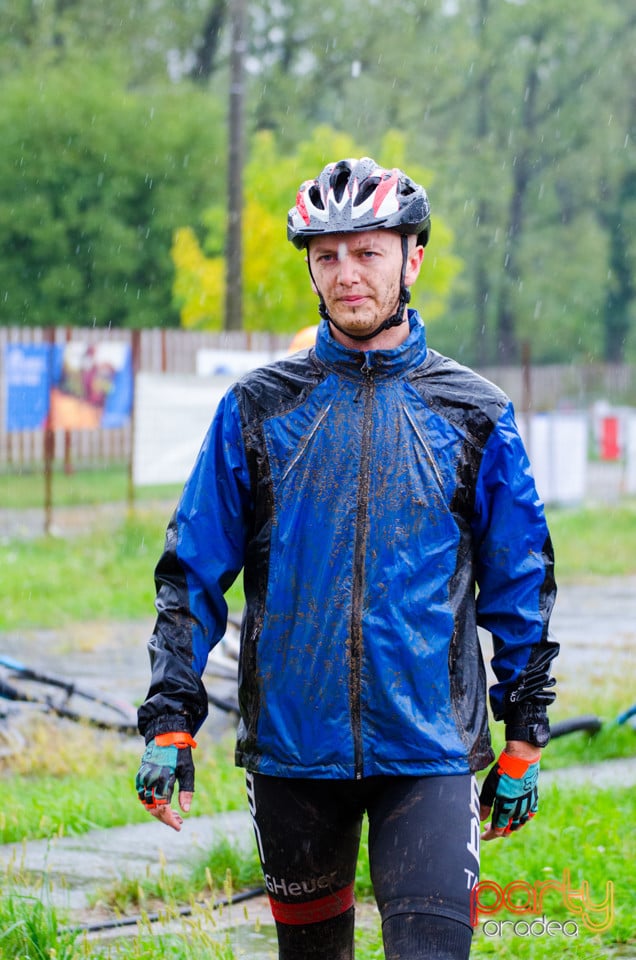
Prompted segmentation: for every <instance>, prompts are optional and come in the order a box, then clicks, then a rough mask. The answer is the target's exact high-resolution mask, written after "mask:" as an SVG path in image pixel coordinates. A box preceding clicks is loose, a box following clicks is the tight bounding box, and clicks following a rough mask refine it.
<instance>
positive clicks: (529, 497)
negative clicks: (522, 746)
mask: <svg viewBox="0 0 636 960" xmlns="http://www.w3.org/2000/svg"><path fill="white" fill-rule="evenodd" d="M409 322H410V325H411V332H410V335H409V337H408V339H407V340H406V341H405V342H404V343H403V344H402V345H401V346H399V347H397V348H396V349H393V350H387V351H369V352H362V351H357V350H349V349H347V348H345V347H344V346H342V345H341V344H339V343H338V342H337V341H335V340H334V339H333V338H332V337H331V336H330V334H329V331H328V328H327V326H326V325H325V324H324V322H323V323H322V324H321V327H320V330H319V334H318V340H317V345H316V348H315V349H313V348H312V349H310V350H309V351H306V352H303V353H299V354H296V355H295V356H292V357H290V358H288V359H285V360H282V361H278V362H276V363H273V364H270V365H268V366H266V367H263V368H261V369H259V370H256V371H254V372H252V373H249V374H247V375H246V376H244V377H243V378H242V379H241V380H239V382H238V383H237V384H235V385H234V387H233V388H232V389H231V390H230V391H229V392H228V394H227V395H226V396H225V398H224V400H223V401H222V403H221V404H220V406H219V409H218V411H217V413H216V417H215V419H214V422H213V423H212V426H211V428H210V430H209V432H208V435H207V437H206V439H205V441H204V444H203V447H202V449H201V452H200V454H199V457H198V460H197V462H196V465H195V467H194V470H193V472H192V475H191V477H190V479H189V480H188V482H187V484H186V486H185V488H184V492H183V495H182V498H181V501H180V503H179V505H178V508H177V510H176V512H175V515H174V517H173V519H172V521H171V523H170V526H169V528H168V533H167V538H166V545H165V552H164V554H163V556H162V558H161V560H160V562H159V564H158V566H157V569H156V583H157V588H158V593H157V600H156V606H157V611H158V618H157V623H156V628H155V633H154V636H153V637H152V639H151V641H150V654H151V661H152V668H153V669H152V680H151V687H150V690H149V694H148V698H147V700H146V703H145V704H144V705H143V706H142V707H141V709H140V711H139V719H140V730H141V731H142V733H144V734H145V736H146V738H147V739H149V738H150V737H151V736H153V735H155V734H156V733H158V732H162V731H167V730H174V729H187V730H189V731H190V732H192V733H194V732H195V731H196V730H197V728H198V727H199V726H200V724H201V723H202V721H203V720H204V718H205V716H206V712H207V700H206V694H205V690H204V687H203V684H202V682H201V679H200V677H201V674H202V673H203V670H204V668H205V665H206V660H207V657H208V653H209V651H210V649H211V647H212V646H213V645H214V644H215V643H217V642H218V641H219V639H220V638H221V637H222V635H223V632H224V627H225V621H226V615H227V608H226V604H225V601H224V599H223V594H224V591H226V590H227V588H228V587H229V586H230V584H231V583H232V582H233V581H234V579H235V578H236V576H237V575H238V574H239V572H240V571H241V569H243V570H244V586H245V596H246V613H245V618H244V623H243V630H242V642H241V660H240V668H239V700H240V706H241V713H242V719H241V721H240V724H239V731H238V743H237V754H236V757H237V763H238V764H239V765H240V766H244V767H247V768H248V769H250V770H253V771H260V772H261V773H265V774H271V775H279V776H289V777H326V778H354V777H361V776H370V775H374V774H389V775H392V774H408V775H422V774H445V773H448V774H452V773H464V772H467V771H468V770H469V769H472V770H475V769H481V768H482V767H484V766H486V765H487V764H488V763H489V762H490V761H491V760H492V759H493V754H492V750H491V746H490V737H489V731H488V719H487V696H486V676H485V669H484V664H483V661H482V656H481V652H480V645H479V640H478V635H477V626H478V625H479V626H481V627H484V628H486V629H487V630H488V631H490V632H491V633H492V635H493V640H494V658H493V660H492V664H493V668H494V671H495V674H496V677H497V682H496V683H495V684H494V685H493V686H492V688H491V691H490V699H491V705H492V710H493V713H494V716H495V718H496V719H504V720H506V721H507V722H509V723H510V722H520V721H524V722H527V721H528V718H531V719H538V718H541V717H543V715H544V712H545V704H546V703H549V702H550V701H551V700H552V699H553V693H552V692H551V691H550V690H549V687H550V686H551V683H552V681H550V680H549V679H548V673H549V664H550V661H551V659H552V657H553V656H554V655H555V654H556V652H557V649H558V648H557V645H556V644H555V643H553V642H552V641H550V640H549V639H548V619H549V615H550V611H551V609H552V604H553V600H554V593H555V586H554V581H553V561H552V548H551V544H550V539H549V535H548V530H547V527H546V523H545V519H544V514H543V508H542V504H541V501H540V500H539V498H538V496H537V493H536V490H535V486H534V482H533V479H532V476H531V473H530V470H529V465H528V460H527V457H526V454H525V452H524V448H523V446H522V443H521V440H520V437H519V434H518V431H517V428H516V426H515V422H514V417H513V411H512V408H511V404H510V402H509V400H508V399H507V397H506V396H505V395H504V394H503V393H502V392H501V391H500V390H499V389H497V388H496V387H495V386H493V385H492V384H491V383H489V382H488V381H486V380H484V379H483V378H481V377H479V376H478V375H476V374H475V373H473V372H472V371H470V370H468V369H467V368H465V367H462V366H460V365H458V364H457V363H455V362H454V361H452V360H449V359H447V358H445V357H442V356H440V355H439V354H438V353H436V352H434V351H433V350H430V349H427V346H426V339H425V331H424V327H423V326H422V324H421V321H420V320H419V317H418V315H417V314H416V313H415V312H413V311H411V312H410V318H409Z"/></svg>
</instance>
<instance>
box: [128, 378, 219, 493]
mask: <svg viewBox="0 0 636 960" xmlns="http://www.w3.org/2000/svg"><path fill="white" fill-rule="evenodd" d="M235 380H236V377H233V376H218V377H197V376H193V375H191V374H172V373H138V374H137V376H136V378H135V429H134V442H133V471H132V473H133V484H134V486H136V487H141V486H148V485H149V484H162V483H183V482H184V481H185V480H186V479H187V477H188V475H189V473H190V470H191V469H192V467H193V466H194V461H195V460H196V457H197V454H198V452H199V449H200V447H201V444H202V442H203V438H204V437H205V434H206V432H207V429H208V427H209V425H210V423H211V421H212V417H213V416H214V413H215V410H216V408H217V406H218V405H219V402H220V400H221V398H222V397H223V395H224V393H225V392H226V390H227V389H228V388H229V387H230V386H231V385H232V383H234V382H235Z"/></svg>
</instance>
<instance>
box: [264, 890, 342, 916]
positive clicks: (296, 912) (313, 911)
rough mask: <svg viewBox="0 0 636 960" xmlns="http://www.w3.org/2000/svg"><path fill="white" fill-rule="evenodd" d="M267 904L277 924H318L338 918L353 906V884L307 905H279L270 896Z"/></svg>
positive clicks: (279, 903) (278, 902)
mask: <svg viewBox="0 0 636 960" xmlns="http://www.w3.org/2000/svg"><path fill="white" fill-rule="evenodd" d="M269 903H270V906H271V910H272V916H273V917H274V920H276V921H277V922H278V923H287V924H290V925H292V926H301V925H302V926H304V925H305V924H307V923H320V922H321V921H322V920H331V919H332V918H333V917H338V916H340V914H341V913H345V912H346V911H347V910H349V909H350V907H352V906H353V884H352V883H351V884H349V886H348V887H344V888H343V889H342V890H338V891H337V892H336V893H330V894H328V895H327V896H326V897H320V898H319V899H318V900H309V901H308V902H307V903H281V902H280V900H274V898H273V897H271V896H270V898H269Z"/></svg>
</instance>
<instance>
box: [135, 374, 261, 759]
mask: <svg viewBox="0 0 636 960" xmlns="http://www.w3.org/2000/svg"><path fill="white" fill-rule="evenodd" d="M251 506H252V505H251V499H250V486H249V474H248V468H247V464H246V460H245V452H244V446H243V441H242V434H241V425H240V418H239V413H238V409H237V405H236V400H235V397H234V393H233V391H230V392H229V393H228V394H226V396H225V397H224V399H223V400H222V401H221V403H220V405H219V407H218V409H217V412H216V415H215V417H214V420H213V422H212V424H211V426H210V429H209V430H208V433H207V436H206V438H205V440H204V442H203V445H202V447H201V450H200V452H199V456H198V458H197V461H196V463H195V466H194V468H193V470H192V473H191V475H190V477H189V479H188V481H187V483H186V485H185V487H184V489H183V493H182V495H181V499H180V501H179V504H178V506H177V509H176V510H175V513H174V515H173V517H172V519H171V520H170V524H169V526H168V530H167V534H166V540H165V546H164V551H163V554H162V556H161V558H160V560H159V563H158V564H157V567H156V570H155V585H156V589H157V594H156V600H155V608H156V610H157V619H156V623H155V629H154V632H153V635H152V637H151V639H150V642H149V644H148V649H149V653H150V663H151V668H152V674H151V681H150V688H149V691H148V694H147V697H146V700H145V702H144V703H143V704H142V706H141V707H140V708H139V730H140V732H141V733H142V735H143V736H145V738H146V740H149V739H151V738H152V737H154V736H156V735H157V734H158V733H162V732H168V731H172V730H187V731H188V732H189V733H191V734H194V733H195V732H196V731H197V730H198V728H199V727H200V726H201V724H202V723H203V721H204V720H205V718H206V716H207V711H208V704H207V694H206V691H205V687H204V685H203V683H202V680H201V676H202V674H203V671H204V670H205V666H206V663H207V659H208V654H209V652H210V650H211V649H212V647H213V646H214V645H215V644H216V643H218V642H219V640H220V639H221V638H222V637H223V634H224V632H225V627H226V623H227V604H226V602H225V599H224V593H225V592H226V591H227V590H228V588H229V587H230V586H231V584H232V583H233V582H234V580H235V579H236V577H237V575H238V573H239V572H240V570H241V568H242V566H243V558H244V545H245V539H246V531H247V529H248V525H249V516H250V513H251Z"/></svg>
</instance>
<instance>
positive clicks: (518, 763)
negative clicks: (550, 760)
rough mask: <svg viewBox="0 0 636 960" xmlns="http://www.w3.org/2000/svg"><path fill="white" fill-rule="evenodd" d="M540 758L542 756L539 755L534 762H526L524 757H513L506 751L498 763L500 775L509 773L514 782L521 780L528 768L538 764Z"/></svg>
mask: <svg viewBox="0 0 636 960" xmlns="http://www.w3.org/2000/svg"><path fill="white" fill-rule="evenodd" d="M540 757H541V754H540V753H538V754H537V756H536V757H535V758H534V760H524V759H523V758H522V757H511V756H510V754H509V753H506V751H505V750H504V751H503V753H502V754H501V756H500V757H499V760H498V761H497V765H498V767H499V772H500V773H507V774H508V776H509V777H512V779H513V780H520V779H521V778H522V777H523V775H524V774H525V772H526V771H527V769H528V767H529V766H531V764H533V763H536V762H537V760H539V759H540Z"/></svg>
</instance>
